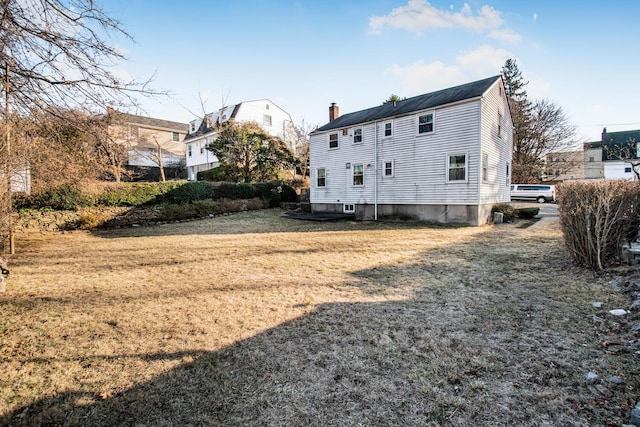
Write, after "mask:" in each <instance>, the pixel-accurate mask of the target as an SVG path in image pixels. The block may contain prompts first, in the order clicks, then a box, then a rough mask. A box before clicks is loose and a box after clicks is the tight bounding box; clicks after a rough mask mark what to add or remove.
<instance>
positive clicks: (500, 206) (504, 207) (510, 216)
mask: <svg viewBox="0 0 640 427" xmlns="http://www.w3.org/2000/svg"><path fill="white" fill-rule="evenodd" d="M495 212H500V213H502V215H503V218H504V220H505V221H513V220H514V219H515V217H516V210H515V209H514V208H513V206H511V205H510V204H509V203H496V204H495V205H493V206H492V207H491V213H492V214H493V213H495Z"/></svg>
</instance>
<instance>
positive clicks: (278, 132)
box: [184, 99, 295, 180]
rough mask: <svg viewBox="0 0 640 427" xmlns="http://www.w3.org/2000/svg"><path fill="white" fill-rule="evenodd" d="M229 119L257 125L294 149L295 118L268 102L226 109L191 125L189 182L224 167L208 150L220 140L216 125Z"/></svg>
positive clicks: (187, 147)
mask: <svg viewBox="0 0 640 427" xmlns="http://www.w3.org/2000/svg"><path fill="white" fill-rule="evenodd" d="M229 119H234V120H235V121H236V122H255V123H257V124H258V125H260V127H262V128H263V129H264V130H265V131H266V132H267V133H269V134H270V135H273V136H277V137H279V138H281V139H282V140H283V141H284V142H285V143H286V144H287V145H288V146H289V147H290V148H291V149H292V150H293V149H294V143H295V138H294V134H295V132H294V124H293V121H292V120H291V116H290V115H289V113H287V112H286V111H284V110H283V109H282V108H280V107H278V106H277V105H276V104H274V103H273V102H271V101H269V100H268V99H259V100H256V101H244V102H241V103H239V104H236V105H230V106H227V107H223V108H221V109H219V110H218V111H216V112H213V113H210V114H207V115H206V116H205V117H203V118H198V119H196V120H192V121H191V122H190V123H189V131H188V133H187V136H186V138H185V140H184V142H185V144H186V158H187V163H186V165H187V178H188V179H189V180H196V179H197V174H198V172H200V171H204V170H208V169H212V168H215V167H217V166H218V165H219V164H220V162H219V161H218V158H217V157H216V156H215V155H214V154H213V153H212V152H211V151H209V150H207V148H206V147H207V145H209V144H210V143H211V142H213V141H214V140H215V139H216V138H217V133H216V131H215V130H214V125H215V124H216V123H223V122H225V121H227V120H229Z"/></svg>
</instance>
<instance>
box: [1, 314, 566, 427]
mask: <svg viewBox="0 0 640 427" xmlns="http://www.w3.org/2000/svg"><path fill="white" fill-rule="evenodd" d="M434 309H435V307H434V306H433V305H432V304H425V303H421V302H418V301H405V302H384V303H336V304H323V305H319V306H318V307H316V309H315V310H314V311H313V312H311V313H310V314H308V315H305V316H303V317H300V318H297V319H295V320H293V321H290V322H288V323H284V324H282V325H279V326H278V327H276V328H274V329H271V330H267V331H265V332H264V333H261V334H258V335H256V336H254V337H252V338H250V339H247V340H245V341H242V342H239V343H237V344H235V345H232V346H230V347H227V348H224V349H222V350H220V351H217V352H209V353H201V354H199V355H198V356H196V357H195V358H194V360H193V361H192V362H190V363H183V364H182V365H180V366H179V367H177V368H175V369H173V370H171V371H169V372H167V373H166V374H164V375H161V376H159V377H157V378H155V379H153V380H151V381H149V382H145V383H141V384H139V385H136V386H134V387H132V388H130V389H128V390H125V391H123V392H122V393H119V394H116V395H114V396H111V397H108V398H106V399H104V400H101V398H100V396H95V395H91V394H90V393H86V392H82V391H64V392H61V393H58V394H56V395H55V396H52V397H48V398H45V399H42V400H40V401H38V402H36V403H34V404H32V405H30V406H27V407H24V408H20V409H18V410H16V411H15V412H14V413H11V414H7V415H6V416H5V418H3V419H2V423H3V424H4V425H12V426H38V425H41V426H70V425H91V426H137V425H154V426H158V425H172V426H189V425H191V426H202V425H230V426H250V425H256V426H257V425H261V426H262V425H269V426H276V425H282V426H306V425H310V426H326V425H336V426H343V425H362V424H365V425H381V426H400V425H402V426H422V425H429V423H444V422H445V421H447V422H450V423H451V422H452V423H454V424H456V425H467V423H471V422H472V421H475V424H483V423H489V424H502V425H505V423H506V424H511V425H527V424H529V425H534V424H537V423H536V422H531V421H527V420H531V419H534V420H535V419H536V418H535V417H536V416H537V415H538V416H539V414H536V411H537V410H539V409H540V408H536V406H535V403H536V402H534V401H528V402H527V401H526V400H527V399H528V398H531V396H529V395H528V393H527V392H522V391H520V392H518V393H519V395H520V398H518V397H516V398H515V399H514V400H515V401H514V402H507V401H504V399H505V398H506V397H507V396H505V395H503V394H504V393H505V392H509V393H510V392H514V391H515V390H514V388H513V386H511V381H512V380H514V381H515V380H516V378H506V379H504V380H501V384H500V387H496V388H495V390H486V389H485V388H484V387H481V386H479V385H478V384H480V383H481V382H484V381H489V378H490V377H494V376H496V374H500V375H504V374H505V372H504V371H503V370H505V369H506V367H505V366H502V365H501V362H500V361H499V360H496V361H493V360H491V356H490V354H488V353H487V350H486V348H485V346H484V345H483V343H482V341H481V340H474V341H473V342H465V341H463V340H460V339H459V338H458V337H459V336H460V335H459V334H460V333H461V331H460V330H457V328H459V325H455V324H452V325H451V326H450V327H444V328H443V327H442V325H441V324H438V326H437V327H436V326H433V325H432V321H433V320H434V317H433V316H434V313H433V312H434V311H436V312H437V311H438V310H434ZM440 314H442V313H440ZM494 332H496V331H485V332H484V334H491V333H494ZM155 357H162V355H157V356H155ZM169 357H170V356H169ZM496 363H497V365H496ZM485 377H487V378H486V379H485ZM518 381H521V380H520V379H518ZM474 384H476V385H474ZM522 386H523V387H525V386H527V385H526V384H522ZM474 387H475V389H474ZM522 396H525V402H522V401H520V400H521V399H522ZM495 399H499V400H501V401H503V403H502V404H503V406H505V405H506V406H508V407H509V408H504V407H503V408H502V409H501V410H497V409H498V408H497V407H496V406H495V405H494V403H495ZM83 401H84V402H85V403H84V404H83V403H81V402H83ZM87 401H88V402H90V403H86V402H87ZM520 405H523V406H520ZM513 406H515V407H513ZM550 412H551V411H550ZM557 416H558V417H560V418H559V419H558V420H557V421H563V420H562V414H557ZM532 417H533V418H532ZM538 419H539V418H538ZM560 424H562V423H561V422H560Z"/></svg>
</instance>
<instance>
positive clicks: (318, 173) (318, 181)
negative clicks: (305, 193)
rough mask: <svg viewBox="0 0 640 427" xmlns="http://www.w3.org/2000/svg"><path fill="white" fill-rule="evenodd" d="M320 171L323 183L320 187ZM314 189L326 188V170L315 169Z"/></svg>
mask: <svg viewBox="0 0 640 427" xmlns="http://www.w3.org/2000/svg"><path fill="white" fill-rule="evenodd" d="M320 171H322V172H323V175H324V176H323V177H322V179H324V182H323V184H322V185H320ZM316 188H327V168H317V169H316Z"/></svg>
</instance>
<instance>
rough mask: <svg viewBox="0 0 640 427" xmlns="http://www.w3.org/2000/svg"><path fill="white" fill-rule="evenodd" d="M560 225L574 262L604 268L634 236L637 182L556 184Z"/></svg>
mask: <svg viewBox="0 0 640 427" xmlns="http://www.w3.org/2000/svg"><path fill="white" fill-rule="evenodd" d="M557 193H558V210H559V212H560V226H561V228H562V233H563V235H564V241H565V244H566V246H567V248H568V249H569V253H570V254H571V257H572V258H573V259H574V260H575V262H576V263H578V264H579V265H582V266H584V267H588V268H594V269H599V270H603V269H604V267H605V265H606V264H607V262H608V261H609V260H611V259H612V258H614V257H617V256H619V255H620V253H621V244H622V243H623V242H625V241H629V240H631V239H635V238H636V237H637V234H638V226H639V225H640V186H639V185H638V183H634V182H629V181H621V180H616V181H599V182H595V183H584V182H572V183H563V184H560V185H559V186H558V187H557Z"/></svg>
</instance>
